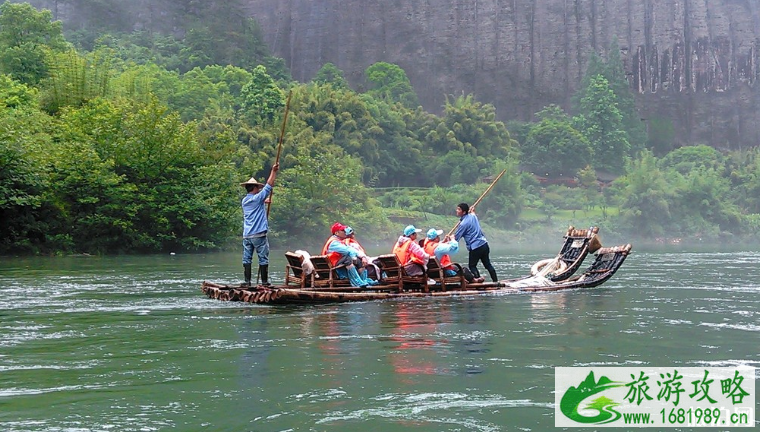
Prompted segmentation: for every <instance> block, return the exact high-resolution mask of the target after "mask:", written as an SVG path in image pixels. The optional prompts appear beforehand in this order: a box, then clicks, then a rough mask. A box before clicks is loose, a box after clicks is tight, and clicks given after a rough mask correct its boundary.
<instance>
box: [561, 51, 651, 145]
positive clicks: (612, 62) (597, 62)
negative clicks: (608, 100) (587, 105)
mask: <svg viewBox="0 0 760 432" xmlns="http://www.w3.org/2000/svg"><path fill="white" fill-rule="evenodd" d="M597 75H601V76H603V77H604V78H605V79H606V80H607V82H608V84H609V87H610V89H611V90H612V92H613V93H614V94H615V100H616V101H617V110H618V111H619V113H620V116H621V118H620V122H621V128H622V130H623V131H625V135H626V136H625V138H626V140H627V141H628V143H629V144H630V154H627V155H626V156H633V155H635V154H636V153H638V152H639V151H641V150H642V149H644V145H645V144H646V143H647V130H646V126H645V125H644V123H643V122H642V120H641V115H640V114H639V113H638V110H637V108H636V99H635V97H634V94H633V92H632V91H631V85H630V83H629V81H628V78H627V76H626V73H625V67H624V65H623V61H622V59H621V58H620V45H619V43H618V39H617V37H613V39H612V41H611V42H610V48H609V51H608V52H607V59H606V61H605V60H603V59H602V58H600V57H599V56H598V55H597V54H596V53H592V54H591V55H590V56H589V62H588V66H587V68H586V73H585V74H584V75H583V79H582V81H581V85H580V86H579V87H578V92H577V93H576V94H575V95H574V96H573V106H574V108H575V111H576V112H583V107H582V101H583V99H584V98H586V97H588V92H589V89H590V85H591V82H592V80H594V79H595V78H596V77H597Z"/></svg>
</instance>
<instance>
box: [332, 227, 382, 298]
mask: <svg viewBox="0 0 760 432" xmlns="http://www.w3.org/2000/svg"><path fill="white" fill-rule="evenodd" d="M331 232H332V235H331V236H330V238H328V239H327V241H326V242H325V245H324V246H323V247H322V255H327V259H328V260H329V261H330V265H332V266H333V267H336V266H341V265H345V267H343V268H340V269H338V270H336V273H337V274H338V277H340V278H341V279H345V278H346V277H348V280H349V281H350V282H351V286H355V287H360V288H365V287H367V286H368V285H377V281H373V280H371V279H366V278H363V277H361V276H360V275H359V273H358V271H357V270H356V261H358V262H361V258H360V257H359V251H358V250H356V249H355V248H353V247H351V246H347V245H346V244H345V243H344V241H345V239H346V226H345V225H343V224H342V223H340V222H335V223H334V224H333V226H332V228H331Z"/></svg>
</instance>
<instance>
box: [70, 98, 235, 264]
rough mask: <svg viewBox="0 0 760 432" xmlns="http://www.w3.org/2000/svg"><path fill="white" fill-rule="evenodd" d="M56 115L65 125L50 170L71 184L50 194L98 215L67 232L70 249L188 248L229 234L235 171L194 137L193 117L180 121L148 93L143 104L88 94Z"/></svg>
mask: <svg viewBox="0 0 760 432" xmlns="http://www.w3.org/2000/svg"><path fill="white" fill-rule="evenodd" d="M62 120H63V121H64V122H65V124H66V131H67V132H66V135H65V136H64V144H65V147H64V148H65V151H62V152H61V157H60V158H59V159H61V162H60V163H61V164H63V166H62V167H61V168H60V169H59V170H58V172H60V173H62V174H61V175H62V177H61V178H60V179H59V180H60V181H61V182H65V183H66V184H69V185H71V187H70V188H69V189H68V190H70V191H71V192H70V195H65V194H64V193H65V192H66V190H63V191H61V192H60V193H61V194H64V195H62V196H58V197H57V198H58V199H59V200H60V201H61V202H64V203H68V204H69V205H73V206H74V207H72V209H71V210H69V211H68V212H67V214H69V215H74V214H76V215H83V214H85V213H86V214H90V213H93V214H95V215H100V216H98V217H97V218H95V220H93V221H89V220H88V223H89V224H92V227H91V229H89V230H87V231H86V232H83V233H82V235H81V236H77V237H74V238H73V241H74V245H75V246H76V247H77V248H78V249H80V250H81V249H86V248H93V249H95V251H97V252H114V251H160V250H169V249H175V248H178V249H181V250H193V249H198V248H213V247H218V246H219V244H220V242H221V243H223V242H225V241H226V240H228V239H229V238H230V236H231V235H232V233H233V227H234V226H236V225H237V222H238V221H237V218H236V217H235V210H236V209H237V207H238V205H237V202H236V201H237V200H236V197H235V189H233V185H235V184H236V182H238V179H237V177H238V176H237V174H236V172H235V169H234V166H232V165H231V164H229V163H228V160H229V159H228V158H227V157H225V155H224V154H222V155H220V154H219V152H218V150H219V147H218V146H217V145H215V144H213V143H212V144H210V145H209V144H207V143H205V142H203V141H200V140H199V138H198V135H196V132H195V129H196V127H195V125H194V124H193V123H190V124H184V123H182V122H181V121H180V119H179V116H178V115H177V114H176V113H172V112H169V111H168V110H167V108H166V107H165V106H163V105H161V104H159V103H158V102H157V101H156V100H155V99H154V100H153V101H152V102H151V103H150V104H147V105H143V104H139V103H137V104H136V103H131V102H127V101H124V100H120V101H118V103H114V102H109V101H105V100H102V99H96V100H94V101H92V102H90V103H88V104H87V105H85V106H83V107H82V108H81V109H78V110H70V109H67V110H65V111H64V112H63V115H62ZM66 155H71V156H70V157H66ZM78 160H81V161H87V163H86V164H81V163H80V164H79V165H77V163H78V162H77V161H78ZM82 166H84V168H82ZM64 168H65V169H64ZM80 178H84V180H82V181H80V180H78V179H80ZM76 191H79V193H78V195H77V196H76V197H74V196H73V195H71V194H74V193H77V192H76ZM104 195H105V196H104ZM73 198H76V200H74V199H73ZM119 208H120V209H121V211H120V212H119V211H118V209H119ZM76 220H77V219H69V221H70V223H73V224H76V222H75V221H76ZM96 228H97V229H96ZM88 232H91V233H92V235H96V232H98V233H100V235H99V236H98V237H99V238H98V239H94V238H91V236H87V233H88Z"/></svg>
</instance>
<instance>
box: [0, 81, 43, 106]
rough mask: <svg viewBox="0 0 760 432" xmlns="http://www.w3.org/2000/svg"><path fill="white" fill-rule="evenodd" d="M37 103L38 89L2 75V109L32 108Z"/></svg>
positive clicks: (0, 103) (0, 100)
mask: <svg viewBox="0 0 760 432" xmlns="http://www.w3.org/2000/svg"><path fill="white" fill-rule="evenodd" d="M36 101H37V89H36V88H35V87H29V86H28V85H26V84H23V83H21V82H18V81H16V80H14V79H13V78H12V77H11V76H10V75H6V74H0V108H20V107H25V106H26V107H31V106H32V105H33V104H34V103H36Z"/></svg>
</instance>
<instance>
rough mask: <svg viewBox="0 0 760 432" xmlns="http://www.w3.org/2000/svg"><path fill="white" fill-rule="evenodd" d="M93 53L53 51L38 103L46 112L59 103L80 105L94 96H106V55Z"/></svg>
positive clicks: (108, 87)
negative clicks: (81, 54) (47, 76)
mask: <svg viewBox="0 0 760 432" xmlns="http://www.w3.org/2000/svg"><path fill="white" fill-rule="evenodd" d="M99 54H104V53H103V52H99V53H94V54H91V55H89V56H87V57H83V56H80V55H79V54H78V53H77V52H76V51H74V50H69V51H66V52H63V53H59V54H56V55H54V56H53V57H54V58H55V67H53V68H52V70H51V73H50V78H49V79H48V80H46V81H45V83H44V85H43V86H42V87H43V94H42V97H41V101H40V105H41V106H42V108H43V109H44V110H45V111H47V112H48V113H50V114H55V113H57V112H58V111H59V110H60V109H61V108H62V107H64V106H70V107H78V106H82V105H83V104H84V103H86V102H87V101H89V100H92V99H94V98H96V97H106V96H110V93H111V68H110V58H109V57H103V56H101V55H99Z"/></svg>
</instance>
